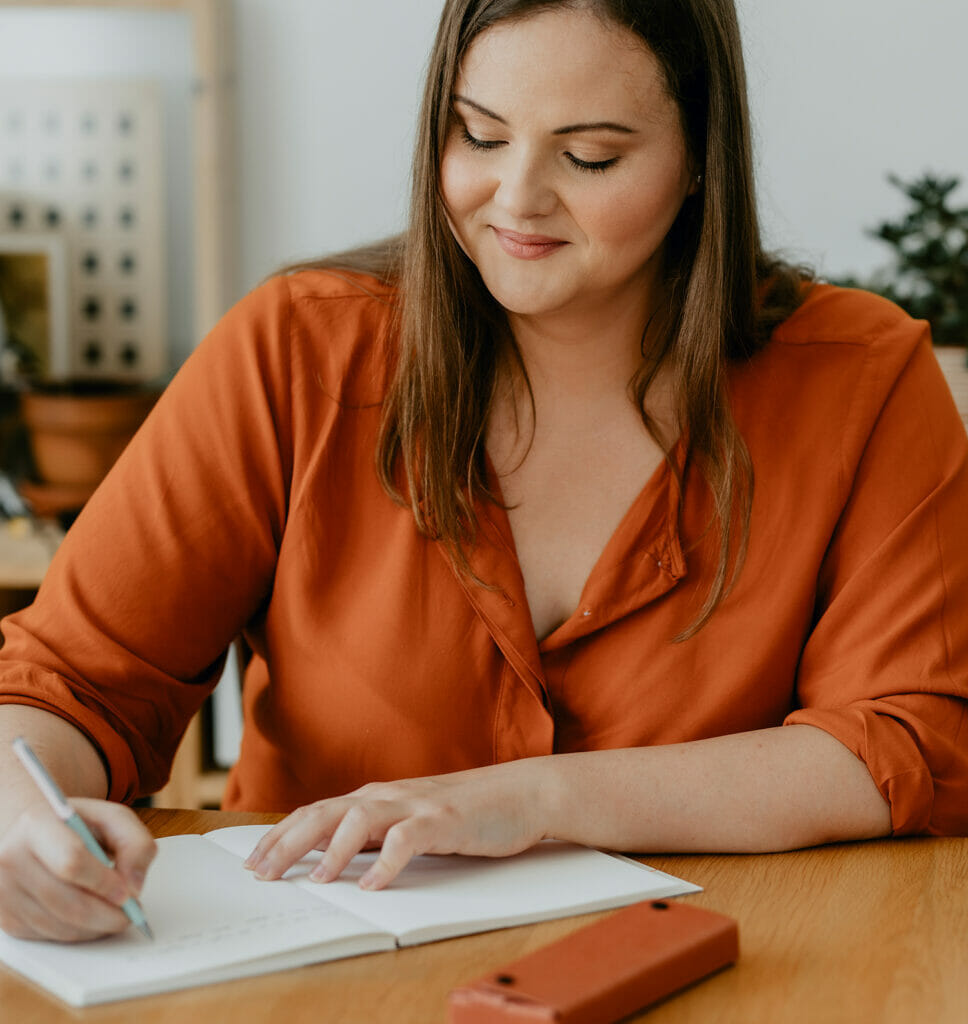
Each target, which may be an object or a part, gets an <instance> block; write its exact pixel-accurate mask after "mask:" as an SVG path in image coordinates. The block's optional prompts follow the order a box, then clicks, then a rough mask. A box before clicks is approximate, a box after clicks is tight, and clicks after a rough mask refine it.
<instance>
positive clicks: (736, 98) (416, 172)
mask: <svg viewBox="0 0 968 1024" xmlns="http://www.w3.org/2000/svg"><path fill="white" fill-rule="evenodd" d="M551 8H559V9H560V8H572V9H584V10H591V11H593V12H594V13H596V14H598V15H599V16H601V17H602V18H604V19H606V20H607V21H609V22H611V23H615V24H618V25H620V26H623V27H625V28H626V29H628V30H630V31H632V32H634V33H636V34H637V35H638V36H639V37H640V39H641V40H642V41H643V42H644V43H645V45H646V46H647V47H648V48H649V49H650V50H651V52H652V53H653V54H654V55H655V56H656V58H657V59H658V61H659V63H660V65H661V66H662V68H663V70H664V72H665V77H666V81H667V86H668V90H669V93H670V95H671V96H672V97H673V98H674V99H675V101H676V103H677V104H678V106H679V109H680V112H681V117H682V125H683V130H684V133H685V137H686V142H687V146H688V148H689V152H690V156H691V158H692V160H693V163H694V166H695V167H696V168H697V170H698V171H701V173H702V175H703V185H702V188H701V189H700V190H699V192H698V193H696V194H695V195H693V196H690V197H689V198H688V199H687V200H686V201H685V204H684V206H683V208H682V210H681V212H680V214H679V217H678V219H677V220H676V222H675V224H674V225H673V228H672V230H671V231H670V233H669V236H668V238H667V240H666V267H665V276H666V296H667V302H666V305H665V306H664V308H663V309H662V310H660V311H659V312H660V315H659V316H658V317H657V318H656V321H655V323H654V324H653V327H652V329H651V330H650V332H649V334H650V347H649V349H648V351H646V352H643V365H642V368H641V370H640V371H639V373H638V374H637V375H636V377H635V378H634V379H633V381H632V382H631V385H630V387H631V393H632V395H633V396H634V398H635V401H636V403H637V405H638V407H639V408H640V409H641V411H642V417H643V420H644V422H645V425H646V427H647V428H648V430H649V431H650V433H651V434H652V436H653V437H655V438H656V439H657V440H658V437H657V431H656V428H655V424H654V423H653V421H652V419H651V418H650V416H649V413H648V411H647V409H646V393H647V391H648V389H649V385H650V384H651V383H652V381H653V379H654V378H655V375H656V373H657V372H658V370H659V368H660V367H661V366H665V367H667V368H668V370H669V371H670V372H671V379H672V382H673V383H672V386H673V389H674V395H675V401H676V412H677V415H678V422H679V426H680V428H681V429H682V430H683V432H684V433H685V436H686V437H688V441H689V458H690V460H691V462H692V464H693V465H695V466H696V467H697V469H698V470H699V472H700V473H701V474H702V476H703V478H704V479H705V481H706V484H707V486H708V487H709V489H710V492H711V494H712V498H713V504H714V507H715V519H716V524H717V525H718V529H719V538H720V543H719V560H718V564H717V568H716V574H715V578H714V580H713V582H712V584H711V586H710V589H709V592H708V594H707V595H706V597H705V601H704V603H703V605H702V607H701V609H699V611H698V613H697V615H696V617H695V619H694V621H693V622H692V624H691V625H690V626H689V627H688V628H687V629H685V630H684V631H683V632H682V633H681V634H680V636H679V637H677V639H679V640H682V639H686V638H687V637H689V636H692V635H693V634H694V633H695V632H697V631H698V630H699V629H700V628H701V626H702V625H703V624H704V623H705V622H706V621H707V620H708V618H709V616H710V615H711V614H712V613H713V611H714V610H715V608H716V606H717V605H718V603H719V602H720V601H721V600H722V598H723V597H724V596H725V594H726V593H727V592H728V589H729V587H730V586H731V585H732V582H733V580H735V578H736V575H737V573H738V572H739V569H740V568H741V566H742V563H743V559H744V556H745V551H746V546H747V542H748V537H749V522H750V511H751V506H752V494H753V470H752V465H751V461H750V457H749V453H748V451H747V448H746V445H745V443H744V442H743V439H742V437H741V436H740V434H739V431H738V429H737V428H736V425H735V423H734V421H733V418H732V415H731V413H730V408H729V401H728V397H727V395H726V391H725V375H726V370H727V367H728V364H729V362H730V361H737V360H744V359H748V358H749V357H750V356H751V355H752V354H753V353H755V352H756V351H758V350H759V349H760V348H761V347H762V346H763V345H764V344H765V343H766V341H767V340H768V338H769V335H770V333H771V332H772V330H773V328H774V327H775V326H776V325H777V324H778V323H780V322H781V321H782V320H784V319H785V318H786V317H787V316H789V314H790V313H791V312H793V310H794V309H795V308H796V306H797V305H798V304H799V302H800V301H801V295H802V290H803V289H802V283H803V277H802V274H801V272H800V271H799V270H796V269H794V268H791V267H788V266H787V265H785V264H783V263H782V262H781V261H779V260H773V259H770V258H768V257H767V256H766V255H765V254H764V253H763V252H762V249H761V243H760V233H759V227H758V221H757V213H756V203H755V196H754V187H753V161H752V150H751V142H750V127H749V114H748V109H747V99H746V80H745V71H744V67H743V57H742V46H741V41H740V33H739V27H738V23H737V18H736V11H735V8H734V4H733V0H447V3H446V4H445V6H444V10H443V13H442V15H441V20H440V26H439V29H438V32H437V37H436V41H435V44H434V48H433V51H432V54H431V57H430V63H429V71H428V75H427V82H426V87H425V92H424V97H423V104H422V109H421V113H420V120H419V125H418V131H417V146H416V153H415V158H414V167H413V188H412V197H411V207H410V223H409V227H408V230H407V232H406V233H405V234H404V235H403V236H401V237H400V238H398V239H392V240H390V241H389V242H387V243H383V244H382V245H377V246H371V247H369V248H367V249H365V250H357V251H356V252H354V253H352V254H343V255H342V256H337V257H333V258H330V259H329V260H326V261H323V262H322V263H320V264H317V265H320V266H331V267H332V266H338V267H344V268H347V269H357V270H364V271H367V272H369V273H373V274H376V275H377V276H379V277H381V278H383V279H384V280H388V281H394V282H396V283H398V284H399V286H400V294H401V296H402V302H401V306H400V311H399V323H398V329H399V355H398V363H397V366H396V371H395V376H394V379H393V383H392V386H391V389H390V391H389V394H388V396H387V400H386V403H385V408H384V415H383V425H382V431H381V435H380V440H379V446H378V452H377V463H378V469H379V473H380V478H381V480H382V482H383V486H384V487H385V488H386V490H387V491H388V492H389V494H390V495H391V496H393V498H394V499H395V500H397V501H399V502H401V503H402V504H406V505H409V506H410V508H411V509H412V510H413V515H414V518H415V520H416V523H417V526H418V528H419V529H420V530H421V532H423V533H424V534H425V535H427V536H430V537H434V538H437V539H439V540H441V541H442V542H443V543H444V544H446V545H447V547H448V548H449V549H450V551H451V553H452V555H453V557H454V558H455V561H456V562H457V564H458V565H459V566H460V567H461V568H462V569H463V570H464V571H469V569H468V564H467V559H466V554H465V552H466V549H467V545H468V544H471V543H473V539H474V536H475V531H476V528H477V521H476V517H475V512H474V505H475V502H476V500H477V499H479V498H481V497H483V498H485V499H487V498H490V497H491V495H490V494H489V492H488V487H487V479H486V469H485V461H484V433H485V427H486V423H487V417H488V414H489V411H490V409H491V403H492V399H493V396H494V389H495V379H496V373H497V366H498V351H499V349H500V345H499V344H498V342H499V341H502V340H503V341H507V342H509V343H510V344H511V346H512V347H513V339H511V338H510V337H509V333H510V332H509V330H508V327H507V321H506V318H505V316H504V312H503V310H502V309H501V308H500V307H499V306H498V305H497V303H496V302H495V301H494V300H493V299H492V298H491V296H490V295H489V293H488V292H487V290H486V288H485V287H484V284H483V282H482V281H481V278H480V276H479V274H478V272H477V270H476V268H475V267H474V265H473V264H472V263H471V262H470V261H469V260H468V258H467V257H466V256H465V255H464V253H463V252H462V250H461V249H460V248H459V246H458V245H457V243H456V242H455V240H454V237H453V235H452V233H451V230H450V228H449V226H448V224H447V220H446V217H445V213H444V209H443V204H442V201H441V197H440V189H439V171H440V164H441V157H442V154H443V149H444V145H445V141H446V136H447V132H448V125H449V119H450V116H451V113H450V112H451V93H452V90H453V86H454V82H455V80H456V77H457V73H458V69H459V67H460V63H461V60H462V59H463V56H464V54H465V53H466V52H467V50H468V47H469V46H470V45H471V43H472V42H473V41H474V39H475V38H476V37H477V36H478V35H480V34H481V33H482V32H484V31H486V30H487V29H488V28H490V27H491V26H493V25H495V24H497V23H498V22H501V21H505V20H507V19H517V18H525V17H528V16H530V15H533V14H537V13H539V12H541V11H544V10H548V9H551ZM522 369H523V367H522ZM674 468H676V467H674ZM479 582H480V581H479ZM484 582H486V581H484Z"/></svg>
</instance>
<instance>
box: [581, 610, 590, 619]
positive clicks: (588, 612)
mask: <svg viewBox="0 0 968 1024" xmlns="http://www.w3.org/2000/svg"><path fill="white" fill-rule="evenodd" d="M591 613H592V610H591V608H586V609H585V610H584V611H583V612H582V616H583V617H584V618H586V619H587V618H588V616H589V615H591Z"/></svg>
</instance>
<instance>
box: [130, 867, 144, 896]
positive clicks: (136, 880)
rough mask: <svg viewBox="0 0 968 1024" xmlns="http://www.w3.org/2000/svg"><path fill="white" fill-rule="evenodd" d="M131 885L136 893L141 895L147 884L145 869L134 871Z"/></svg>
mask: <svg viewBox="0 0 968 1024" xmlns="http://www.w3.org/2000/svg"><path fill="white" fill-rule="evenodd" d="M130 885H131V888H132V889H133V890H134V895H135V896H139V895H140V894H141V890H142V889H143V888H144V885H145V873H144V872H143V871H132V872H131V878H130Z"/></svg>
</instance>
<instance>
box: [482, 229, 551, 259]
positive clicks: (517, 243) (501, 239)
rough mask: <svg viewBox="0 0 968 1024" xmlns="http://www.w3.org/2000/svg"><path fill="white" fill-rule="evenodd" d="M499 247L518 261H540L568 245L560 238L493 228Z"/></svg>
mask: <svg viewBox="0 0 968 1024" xmlns="http://www.w3.org/2000/svg"><path fill="white" fill-rule="evenodd" d="M491 230H492V231H493V232H494V234H495V236H496V238H497V241H498V245H500V246H501V248H502V249H503V250H504V251H505V252H506V253H507V254H508V255H509V256H513V257H514V258H515V259H518V260H540V259H543V258H544V257H545V256H550V255H551V254H552V253H554V252H557V251H558V250H559V249H561V248H563V247H564V246H566V245H567V244H568V243H567V242H565V241H563V240H562V239H560V238H549V237H548V236H547V235H522V234H519V233H518V232H517V231H506V230H504V229H503V228H495V227H492V228H491Z"/></svg>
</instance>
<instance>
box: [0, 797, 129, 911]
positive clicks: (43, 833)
mask: <svg viewBox="0 0 968 1024" xmlns="http://www.w3.org/2000/svg"><path fill="white" fill-rule="evenodd" d="M14 828H15V829H16V834H15V835H13V836H11V839H12V840H13V842H11V843H10V844H9V847H8V849H10V850H11V852H10V854H9V858H10V859H9V861H8V863H10V864H11V865H12V867H13V869H14V870H15V871H19V870H20V869H21V868H23V869H24V870H28V869H29V864H28V861H29V860H30V859H31V858H33V859H35V860H36V861H37V862H38V863H39V865H41V866H42V868H43V869H44V872H45V873H46V874H49V875H51V876H53V877H54V878H57V879H59V880H60V881H61V882H62V883H64V884H65V885H66V886H69V887H76V888H79V889H85V890H87V891H88V892H90V893H93V894H94V895H96V896H99V897H100V898H101V899H102V900H105V901H107V902H108V903H113V904H115V905H116V906H120V905H121V904H122V903H123V902H124V901H125V900H126V899H127V898H128V896H129V895H130V894H129V892H128V886H127V884H126V882H125V880H124V879H123V878H122V877H121V875H120V874H118V872H117V871H115V870H114V869H113V868H111V867H108V866H107V865H106V864H103V863H102V862H101V861H100V860H98V858H97V857H95V855H94V854H93V853H91V851H90V850H88V848H87V847H86V846H85V845H84V841H83V840H82V839H81V837H80V836H79V835H78V834H77V833H76V832H75V831H74V830H73V829H71V828H68V826H67V825H65V824H64V823H63V822H62V821H60V820H59V819H58V818H57V817H55V816H54V815H53V814H52V813H44V812H43V811H39V812H36V813H35V812H34V811H33V810H30V811H28V812H25V814H24V815H22V816H21V818H20V819H18V821H17V824H16V825H15V826H14ZM11 831H13V830H11ZM5 845H6V844H5ZM5 856H6V855H5Z"/></svg>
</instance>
